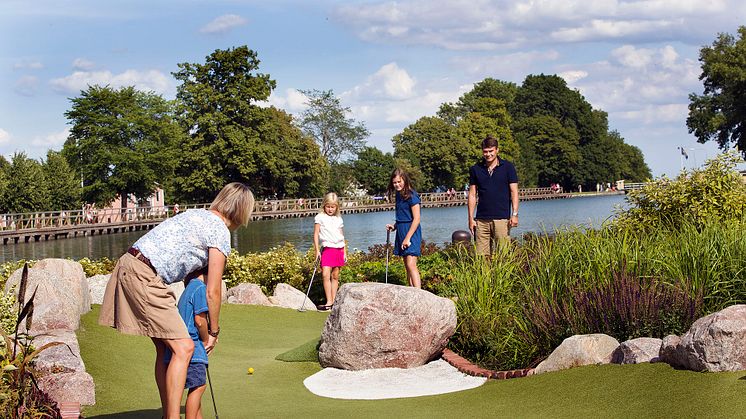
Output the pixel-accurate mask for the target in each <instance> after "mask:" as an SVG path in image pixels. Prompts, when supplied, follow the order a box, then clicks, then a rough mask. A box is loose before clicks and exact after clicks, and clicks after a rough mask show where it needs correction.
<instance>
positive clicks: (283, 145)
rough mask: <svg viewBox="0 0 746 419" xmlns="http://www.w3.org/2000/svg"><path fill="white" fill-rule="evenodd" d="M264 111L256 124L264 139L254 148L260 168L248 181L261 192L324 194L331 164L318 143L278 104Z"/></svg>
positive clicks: (269, 193) (293, 195) (299, 195)
mask: <svg viewBox="0 0 746 419" xmlns="http://www.w3.org/2000/svg"><path fill="white" fill-rule="evenodd" d="M262 111H263V114H264V115H263V120H262V122H261V123H260V124H259V126H258V127H257V129H258V133H259V137H260V138H261V141H260V142H259V143H258V144H257V145H256V148H255V149H254V150H252V152H253V153H254V155H255V160H256V163H257V167H258V170H257V172H256V174H255V175H254V176H252V177H251V178H250V179H249V181H248V183H249V185H250V186H252V189H253V190H254V192H255V193H257V194H258V195H259V196H274V195H275V194H276V195H277V196H283V197H302V196H306V197H317V196H321V195H322V194H323V193H324V186H325V184H326V179H327V176H328V171H329V167H328V165H327V163H326V160H325V159H324V158H323V157H322V156H321V152H320V151H319V147H318V145H316V143H315V142H314V141H313V140H312V139H311V138H309V137H307V136H305V135H303V133H302V132H301V131H300V130H299V129H298V127H296V126H295V125H293V119H292V116H290V115H288V114H287V113H285V112H284V111H282V110H279V109H277V108H275V107H269V108H266V109H263V110H262Z"/></svg>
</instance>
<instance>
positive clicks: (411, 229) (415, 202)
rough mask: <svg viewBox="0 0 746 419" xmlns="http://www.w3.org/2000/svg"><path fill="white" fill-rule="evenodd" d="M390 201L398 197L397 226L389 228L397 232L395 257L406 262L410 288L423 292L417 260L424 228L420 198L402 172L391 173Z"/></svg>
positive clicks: (387, 225) (391, 225)
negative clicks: (393, 196) (420, 289)
mask: <svg viewBox="0 0 746 419" xmlns="http://www.w3.org/2000/svg"><path fill="white" fill-rule="evenodd" d="M388 194H389V197H391V196H392V195H394V194H396V207H395V208H396V223H395V224H386V229H387V230H388V231H392V230H396V239H395V240H394V254H395V255H397V256H401V257H403V258H404V267H405V268H406V271H407V279H408V280H409V285H410V286H412V287H415V288H421V283H420V271H419V270H418V269H417V258H418V257H419V256H420V254H421V253H420V243H421V242H422V228H421V227H420V207H421V205H420V196H419V195H417V192H416V191H415V190H414V189H412V183H411V181H410V180H409V175H407V172H405V171H404V170H402V169H394V171H393V173H391V179H390V180H389V188H388Z"/></svg>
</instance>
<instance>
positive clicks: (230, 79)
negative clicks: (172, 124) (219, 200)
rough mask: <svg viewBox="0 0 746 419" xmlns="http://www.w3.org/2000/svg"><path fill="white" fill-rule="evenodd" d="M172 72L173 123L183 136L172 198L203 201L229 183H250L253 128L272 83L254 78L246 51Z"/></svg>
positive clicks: (252, 59)
mask: <svg viewBox="0 0 746 419" xmlns="http://www.w3.org/2000/svg"><path fill="white" fill-rule="evenodd" d="M178 66H179V71H177V72H175V73H173V75H174V77H175V78H176V79H177V80H179V81H181V84H180V85H179V86H178V88H177V93H176V97H177V100H178V103H179V105H178V118H179V122H180V123H181V125H182V127H183V129H184V131H186V132H188V136H187V137H186V138H185V139H184V140H183V141H182V142H181V144H180V146H179V149H180V150H179V151H180V158H179V164H178V166H177V169H176V177H175V179H174V192H175V195H176V199H177V200H180V201H187V202H209V201H211V200H212V199H213V198H214V197H215V195H216V194H217V193H218V192H219V191H220V189H221V188H222V187H223V186H224V185H225V184H226V183H229V182H234V181H240V182H246V183H249V184H251V183H252V182H251V179H252V177H253V176H256V174H257V172H258V170H259V165H258V162H257V160H256V159H257V155H256V153H255V152H254V150H256V149H257V147H258V146H259V144H260V138H259V125H260V124H262V123H264V122H265V121H266V119H265V118H266V116H267V115H266V112H265V111H264V110H263V109H262V108H261V107H259V106H257V104H256V103H257V102H259V101H264V100H266V99H267V98H268V97H269V95H270V93H271V92H272V89H274V88H275V81H274V80H271V79H270V77H269V75H267V74H260V73H256V71H257V70H258V68H259V59H258V58H257V54H256V52H254V51H252V50H250V49H249V48H248V47H246V46H241V47H237V48H232V49H228V50H215V52H213V53H212V54H210V55H208V56H207V57H206V59H205V64H195V63H180V64H179V65H178Z"/></svg>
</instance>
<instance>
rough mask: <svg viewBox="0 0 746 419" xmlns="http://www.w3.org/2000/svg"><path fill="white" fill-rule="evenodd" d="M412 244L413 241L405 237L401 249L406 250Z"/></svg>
mask: <svg viewBox="0 0 746 419" xmlns="http://www.w3.org/2000/svg"><path fill="white" fill-rule="evenodd" d="M411 245H412V242H411V241H410V240H409V239H407V238H405V239H404V241H403V242H402V244H401V250H406V249H407V248H408V247H409V246H411Z"/></svg>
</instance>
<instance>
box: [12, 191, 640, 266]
mask: <svg viewBox="0 0 746 419" xmlns="http://www.w3.org/2000/svg"><path fill="white" fill-rule="evenodd" d="M625 202H626V201H625V198H624V196H622V195H616V196H600V197H583V198H572V199H557V200H551V201H527V202H523V203H521V208H520V210H521V211H520V212H521V217H520V222H521V224H520V226H519V227H518V228H516V229H514V230H513V231H512V235H513V236H520V235H521V234H523V233H526V232H541V231H552V230H554V229H556V228H557V227H561V226H570V225H583V226H598V225H600V223H601V222H603V221H604V220H606V219H607V218H609V217H611V216H612V213H613V209H614V207H615V206H618V205H624V203H625ZM393 219H394V212H393V211H389V212H376V213H367V214H349V215H345V216H344V222H345V237H346V238H347V241H348V243H349V246H350V249H361V250H366V249H367V248H368V247H370V246H372V245H374V244H378V243H385V242H386V230H385V228H384V227H385V225H386V223H390V222H392V221H393ZM466 229H467V217H466V207H465V206H463V207H451V208H425V209H423V210H422V235H423V238H424V239H425V240H427V241H429V242H435V243H438V244H442V243H445V242H448V241H450V239H451V233H453V232H454V231H455V230H466ZM145 233H146V231H137V232H129V233H121V234H107V235H102V236H92V237H78V238H74V239H62V240H54V241H49V242H35V243H20V244H17V245H7V246H1V247H0V252H1V254H0V261H2V262H5V261H11V260H19V259H43V258H47V257H62V258H73V259H80V258H82V257H88V258H92V259H95V258H100V257H103V256H106V257H109V258H118V257H119V256H121V255H122V254H123V253H124V252H125V251H126V250H127V248H128V247H129V246H130V245H131V244H132V243H133V242H134V241H135V240H137V239H138V238H139V237H140V236H142V235H143V234H145ZM312 239H313V218H311V217H309V218H292V219H285V220H266V221H256V222H252V223H250V224H249V226H248V227H246V228H241V229H240V230H238V231H236V232H235V233H234V234H233V237H232V241H233V247H234V248H236V249H238V250H239V251H240V252H241V253H245V252H256V251H264V250H268V249H269V248H271V247H273V246H277V245H279V244H282V243H285V242H290V243H293V244H295V246H296V247H297V248H298V249H300V250H303V251H305V250H306V249H308V248H309V247H310V246H311V242H312Z"/></svg>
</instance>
